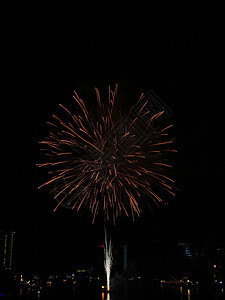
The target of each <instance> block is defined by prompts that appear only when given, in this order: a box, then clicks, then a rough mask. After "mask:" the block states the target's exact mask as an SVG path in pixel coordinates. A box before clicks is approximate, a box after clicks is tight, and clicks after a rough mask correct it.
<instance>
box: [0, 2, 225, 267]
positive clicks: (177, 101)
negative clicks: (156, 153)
mask: <svg viewBox="0 0 225 300" xmlns="http://www.w3.org/2000/svg"><path fill="white" fill-rule="evenodd" d="M211 5H212V6H211V7H209V6H207V5H206V4H202V5H200V4H198V5H197V4H196V6H195V7H192V6H191V5H189V6H187V7H185V6H184V5H183V6H182V5H181V6H179V7H173V8H172V7H170V8H168V7H163V6H160V7H156V6H155V7H153V6H152V7H151V9H150V7H149V6H148V9H147V8H144V7H141V8H140V7H135V6H134V7H130V8H129V9H127V10H124V11H121V8H118V7H114V8H111V9H110V10H109V9H106V10H104V11H100V10H97V9H95V10H93V9H92V8H91V7H89V9H88V10H87V8H85V9H84V8H83V9H82V8H78V7H76V6H75V5H74V6H73V7H65V6H63V7H59V8H54V9H52V10H48V11H47V10H46V9H44V8H41V7H39V8H33V9H32V8H31V9H30V11H29V12H27V10H26V11H25V10H24V11H23V10H20V12H19V13H17V12H15V16H16V17H15V18H14V17H12V16H11V20H12V24H13V29H10V30H9V33H8V34H7V43H6V44H7V45H6V46H5V49H6V51H5V52H6V55H5V57H2V63H6V64H7V67H6V73H5V74H6V75H7V76H5V79H6V83H7V88H6V89H7V96H3V100H2V118H1V128H2V138H1V140H2V143H1V145H2V147H1V150H0V153H1V165H0V167H1V173H2V174H3V176H2V182H1V183H2V189H1V190H2V197H1V204H0V205H1V206H0V213H1V220H0V229H1V227H2V228H3V229H13V230H15V231H16V251H17V253H16V256H17V266H18V268H19V269H23V268H30V269H32V268H33V269H39V268H46V269H48V268H49V269H53V268H54V267H55V266H56V265H57V264H59V265H60V266H61V267H62V268H63V267H64V266H69V265H70V264H71V262H72V263H73V264H74V265H76V264H78V263H79V261H80V260H81V261H82V259H83V258H84V256H86V255H87V256H90V260H91V259H92V258H93V260H94V253H95V252H93V251H90V250H89V249H95V248H96V247H97V245H98V244H99V243H101V241H102V238H103V227H102V224H100V223H99V224H96V225H91V224H87V222H86V220H85V219H83V218H80V217H79V216H78V215H76V214H75V213H72V212H71V211H69V210H66V209H64V210H63V209H60V210H59V211H58V212H57V213H56V214H53V208H54V207H55V202H54V200H53V199H52V198H51V197H50V196H49V195H48V193H47V191H46V190H42V191H39V190H37V187H38V185H40V184H41V183H42V182H43V176H45V172H42V171H40V170H37V168H36V167H35V164H36V163H38V162H40V160H41V157H40V153H39V145H38V141H40V140H42V139H43V138H44V137H45V135H46V134H47V132H48V131H47V126H46V122H47V121H49V120H50V117H51V115H52V113H54V112H55V111H57V105H58V103H62V104H69V103H70V102H72V94H73V89H76V91H78V92H80V94H81V95H83V96H86V95H88V93H89V92H90V90H91V89H92V88H93V87H95V86H97V87H99V88H100V91H102V92H103V93H104V90H105V89H107V86H108V85H109V84H111V85H114V84H115V83H118V84H119V88H121V90H122V91H123V92H124V94H125V95H126V100H125V102H126V105H129V101H130V100H129V99H130V98H129V96H130V95H132V97H133V98H132V99H135V98H138V96H139V95H140V93H141V92H147V91H148V90H150V89H152V90H153V91H154V92H155V93H156V94H157V95H158V96H159V97H160V98H161V99H163V101H164V102H165V103H166V104H167V105H168V106H169V107H170V108H171V109H172V111H173V115H172V117H171V121H172V122H173V123H174V124H175V129H174V134H175V135H176V136H177V139H176V143H177V147H178V150H179V153H178V156H177V183H178V186H179V188H180V191H179V192H178V195H177V197H176V199H175V200H174V202H173V203H172V204H171V205H170V206H169V207H168V208H167V209H163V210H162V211H156V212H155V213H154V214H153V215H149V214H146V215H145V216H144V217H143V218H142V219H141V220H140V221H139V222H137V223H135V224H132V223H131V222H129V221H128V222H121V224H120V226H119V225H118V226H117V227H116V228H113V229H111V230H112V232H114V233H113V234H114V236H115V238H116V239H118V240H119V241H124V240H127V241H128V242H129V241H130V243H132V245H133V247H134V249H135V246H134V245H136V248H139V247H144V246H145V245H146V244H147V241H148V239H153V238H154V239H155V238H156V239H157V238H159V239H160V238H164V239H174V240H185V239H188V240H221V239H223V238H224V236H223V232H224V224H223V223H224V221H223V201H224V193H223V177H224V166H223V163H222V161H223V159H222V157H223V156H224V154H223V137H224V133H223V129H222V121H223V118H224V116H223V110H224V106H223V99H224V48H223V46H222V42H223V41H224V26H223V25H224V24H223V23H224V22H223V21H224V20H223V13H222V9H221V7H220V5H218V4H215V3H214V4H211ZM9 50H11V51H9ZM132 101H133V100H132ZM140 245H141V246H140ZM90 253H92V254H90ZM91 256H93V257H92V258H91ZM79 257H82V258H81V259H80V258H79ZM56 262H57V263H56Z"/></svg>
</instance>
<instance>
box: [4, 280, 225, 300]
mask: <svg viewBox="0 0 225 300" xmlns="http://www.w3.org/2000/svg"><path fill="white" fill-rule="evenodd" d="M7 299H11V298H7ZM12 299H17V300H55V299H70V300H81V299H82V300H86V299H88V300H89V299H92V300H137V299H141V300H149V299H154V300H174V299H177V300H196V299H199V300H203V299H204V300H220V299H224V289H223V288H222V287H221V288H216V287H214V288H206V289H204V288H202V287H184V286H183V287H182V286H159V285H158V286H153V285H147V284H144V285H143V284H127V283H124V285H122V286H121V288H120V289H119V290H112V291H111V293H107V292H104V291H101V290H99V289H93V290H92V289H90V288H85V289H83V288H82V287H81V288H79V287H71V288H69V287H68V288H65V289H64V288H62V289H61V288H57V287H51V288H50V289H49V288H48V289H45V288H43V289H42V290H41V291H39V293H38V290H33V289H22V288H21V289H18V290H17V296H16V298H14V297H13V298H12Z"/></svg>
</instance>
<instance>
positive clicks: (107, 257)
mask: <svg viewBox="0 0 225 300" xmlns="http://www.w3.org/2000/svg"><path fill="white" fill-rule="evenodd" d="M112 264H113V255H112V241H111V239H110V240H109V241H108V238H107V233H106V229H105V244H104V267H105V273H106V282H107V291H110V275H111V269H112Z"/></svg>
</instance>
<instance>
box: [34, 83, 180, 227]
mask: <svg viewBox="0 0 225 300" xmlns="http://www.w3.org/2000/svg"><path fill="white" fill-rule="evenodd" d="M74 93H75V94H74V96H73V98H74V100H75V104H76V106H77V108H78V109H79V111H78V112H77V113H73V112H72V110H69V109H67V108H66V107H64V106H63V105H60V107H61V109H62V110H63V113H64V114H65V116H64V118H62V117H61V118H59V117H57V116H56V115H53V119H54V122H48V124H49V125H50V126H51V131H50V134H49V136H48V137H47V139H46V140H45V141H42V142H40V143H41V144H42V145H43V147H44V149H42V150H44V151H45V155H46V158H47V161H46V162H43V163H41V164H38V166H40V167H48V168H49V169H50V171H49V175H50V179H49V180H48V181H46V182H45V183H43V184H42V185H41V186H40V187H43V186H47V185H53V186H55V187H54V188H53V189H52V192H54V193H55V198H56V199H57V201H58V205H57V206H56V208H55V209H57V208H58V207H59V206H60V205H62V204H64V203H69V204H70V205H71V208H73V209H76V210H77V211H79V210H80V209H83V208H86V209H89V210H90V211H91V213H92V216H93V222H94V220H95V217H96V215H98V214H100V213H103V215H104V218H105V219H110V218H111V216H112V218H113V221H114V222H115V219H116V218H117V217H118V216H120V215H121V214H122V213H124V214H125V215H126V216H127V217H130V216H132V218H133V219H134V218H135V217H136V216H140V214H141V212H142V208H143V205H144V203H145V202H146V203H147V205H148V206H149V207H150V208H151V207H152V205H153V204H154V203H155V204H156V205H159V203H162V202H163V200H162V198H161V195H160V193H161V192H162V191H167V192H168V193H169V194H172V195H174V192H173V190H174V182H173V180H172V179H171V178H169V176H168V173H169V172H168V169H169V168H170V167H171V165H170V164H169V163H168V155H169V153H172V152H176V150H174V149H172V148H171V145H172V143H173V139H172V138H169V137H168V134H167V130H168V129H169V128H170V127H171V126H172V125H169V126H168V125H167V126H165V127H162V126H160V125H157V126H152V124H155V123H154V122H156V120H159V118H160V117H161V115H162V114H163V112H162V111H161V112H158V113H155V114H154V115H152V116H150V112H149V111H146V110H145V109H144V108H146V102H145V103H143V104H142V103H141V101H142V100H143V94H142V95H141V97H140V98H139V100H138V103H140V104H141V105H140V108H139V109H138V110H137V109H136V108H135V107H132V108H131V109H130V111H129V113H128V114H123V112H122V111H121V109H119V108H118V106H117V104H116V96H117V86H116V88H115V90H114V91H112V90H111V88H110V87H109V99H108V101H102V100H101V98H100V93H99V91H98V89H96V96H97V108H96V113H95V114H93V113H90V112H89V111H88V110H87V108H86V105H85V103H84V102H83V101H82V100H81V99H80V98H79V96H78V95H77V93H76V92H74ZM135 109H136V110H137V111H136V113H134V110H135ZM143 116H145V118H146V116H149V117H148V120H147V122H145V123H144V125H143ZM158 123H159V122H158ZM40 187H39V188H40ZM143 194H144V195H147V196H148V198H147V200H145V201H143V199H142V197H141V195H143Z"/></svg>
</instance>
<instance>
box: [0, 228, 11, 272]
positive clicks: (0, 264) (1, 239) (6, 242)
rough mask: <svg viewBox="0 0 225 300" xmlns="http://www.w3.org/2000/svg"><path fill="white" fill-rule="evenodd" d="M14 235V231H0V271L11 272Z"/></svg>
mask: <svg viewBox="0 0 225 300" xmlns="http://www.w3.org/2000/svg"><path fill="white" fill-rule="evenodd" d="M14 235H15V232H14V231H11V232H4V231H0V270H11V269H12V267H13V254H14Z"/></svg>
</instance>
